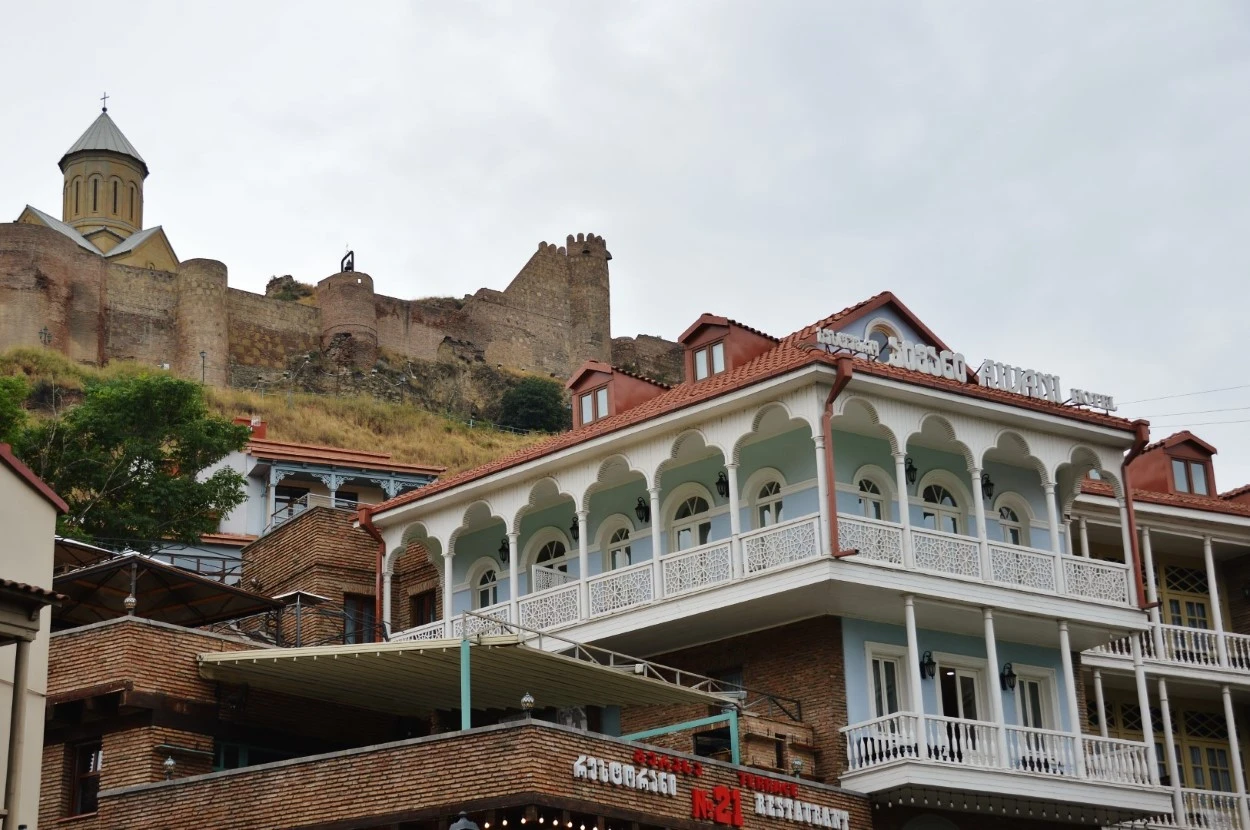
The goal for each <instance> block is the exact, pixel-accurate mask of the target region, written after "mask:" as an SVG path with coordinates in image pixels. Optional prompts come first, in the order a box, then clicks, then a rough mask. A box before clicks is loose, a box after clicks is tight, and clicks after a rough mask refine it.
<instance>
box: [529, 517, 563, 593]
mask: <svg viewBox="0 0 1250 830" xmlns="http://www.w3.org/2000/svg"><path fill="white" fill-rule="evenodd" d="M551 542H560V543H561V544H563V545H564V556H562V557H560V558H559V559H552V560H550V561H548V562H542V563H539V562H538V561H537V559H538V554H539V552H540V551H542V549H543V548H544V547H546V546H547V545H548V544H549V543H551ZM576 559H577V549H576V548H575V547H573V545H572V543H571V542H570V540H569V537H568V535H567V534H566V533H565V532H564V531H562V530H560V528H558V527H554V526H553V525H547V526H546V527H540V528H539V529H538V530H536V531H534V533H533V535H531V536H530V538H529V541H527V542H526V543H525V550H524V551H523V552H522V554H521V561H522V562H524V563H525V571H526V573H528V574H529V580H530V583H529V584H530V593H533V592H534V568H536V567H538V566H539V565H540V564H541V565H542V566H543V567H544V568H555V569H557V570H559V568H560V566H561V565H563V566H564V572H565V573H567V572H568V565H569V562H570V561H576Z"/></svg>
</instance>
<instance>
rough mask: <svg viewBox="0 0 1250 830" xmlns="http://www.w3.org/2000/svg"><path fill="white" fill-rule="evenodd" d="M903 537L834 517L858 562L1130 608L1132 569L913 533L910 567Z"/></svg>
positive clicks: (890, 529)
mask: <svg viewBox="0 0 1250 830" xmlns="http://www.w3.org/2000/svg"><path fill="white" fill-rule="evenodd" d="M903 535H904V529H903V526H902V525H899V524H895V523H893V522H883V521H879V520H877V519H867V518H864V517H862V516H849V515H845V514H841V513H840V514H838V547H840V548H841V549H842V550H858V551H859V554H858V555H857V556H855V557H854V559H855V561H857V562H863V563H867V564H871V565H878V566H881V567H884V568H898V569H905V570H909V571H920V572H922V573H929V574H934V575H937V576H944V577H949V578H953V579H959V580H964V581H968V582H979V583H982V584H990V585H1001V586H1004V587H1008V588H1014V589H1017V590H1022V591H1029V592H1031V593H1037V594H1049V595H1051V596H1059V597H1069V598H1080V599H1082V600H1089V601H1092V602H1098V603H1105V604H1108V605H1116V606H1121V607H1130V605H1131V598H1132V593H1131V591H1130V590H1129V586H1130V584H1131V582H1130V569H1129V566H1128V565H1125V564H1122V563H1119V562H1104V561H1102V560H1099V559H1086V558H1084V557H1080V556H1067V555H1061V554H1057V553H1052V552H1050V551H1044V550H1037V549H1036V548H1026V547H1019V546H1017V545H1009V544H1005V543H1003V542H990V543H989V544H988V545H986V548H987V551H986V552H987V553H988V561H986V560H987V557H986V556H985V555H983V553H982V550H981V542H980V540H979V539H977V538H975V537H972V536H960V535H957V534H953V533H943V532H942V531H937V530H929V529H927V528H912V529H911V558H912V560H913V562H912V563H908V562H907V553H908V551H907V548H906V547H905V546H904V544H903ZM909 564H910V567H909ZM1248 654H1250V652H1248Z"/></svg>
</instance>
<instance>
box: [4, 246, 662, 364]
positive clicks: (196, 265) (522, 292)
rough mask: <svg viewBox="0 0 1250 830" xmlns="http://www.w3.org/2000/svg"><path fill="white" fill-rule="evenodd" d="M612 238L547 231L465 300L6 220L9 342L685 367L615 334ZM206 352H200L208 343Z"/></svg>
mask: <svg viewBox="0 0 1250 830" xmlns="http://www.w3.org/2000/svg"><path fill="white" fill-rule="evenodd" d="M610 259H611V254H610V253H609V252H608V249H607V244H606V242H605V241H604V239H603V237H601V236H596V235H594V234H577V235H576V236H572V235H570V236H569V237H568V238H567V240H566V242H565V244H564V245H560V246H558V245H554V244H548V243H546V242H543V243H540V244H539V246H538V250H537V251H536V252H535V253H534V254H533V255H531V256H530V258H529V261H528V262H526V263H525V265H524V266H523V267H522V268H521V270H520V272H519V273H518V274H517V275H516V277H515V278H514V279H513V280H512V281H511V283H509V285H508V286H507V287H506V288H505V289H504V290H502V291H498V290H495V289H490V288H482V289H480V290H478V291H477V292H476V293H474V294H472V295H469V296H466V297H465V298H464V299H462V300H456V299H448V298H435V299H423V300H400V299H396V298H393V297H386V296H381V295H377V294H376V293H375V292H374V289H373V279H372V277H371V276H369V275H368V274H366V273H362V272H358V271H348V272H342V273H338V274H333V275H331V276H329V277H326V278H325V279H323V280H321V281H320V282H319V283H318V284H317V286H316V291H315V295H314V296H315V304H314V305H304V304H301V303H297V302H292V301H287V300H280V299H274V298H269V297H265V296H262V295H259V294H253V293H250V292H246V291H241V290H239V289H236V288H230V287H229V285H228V280H227V269H226V266H225V265H224V264H222V263H220V262H216V261H214V260H208V259H194V260H188V261H185V262H183V263H181V265H180V266H179V268H178V271H177V272H176V273H173V272H168V271H157V270H150V269H143V268H136V267H132V266H126V265H119V264H116V263H110V262H108V260H106V259H105V258H104V257H101V256H99V255H96V254H93V253H91V252H90V251H87V250H85V249H84V248H82V247H80V246H78V245H76V244H75V243H74V242H73V241H72V240H70V239H68V238H66V237H65V236H63V235H61V234H59V233H57V232H56V231H55V230H52V229H50V228H45V227H42V226H38V225H31V224H17V223H13V224H4V225H0V350H3V349H7V348H10V347H13V346H41V345H42V339H41V333H42V336H43V338H48V337H50V338H51V342H50V347H51V348H54V349H56V350H57V351H60V352H63V353H65V354H66V355H68V356H69V357H70V358H71V359H73V360H77V361H81V362H84V363H91V364H95V365H103V364H105V363H107V362H109V361H111V360H133V361H138V362H141V363H148V364H151V365H156V366H168V367H169V368H170V369H172V370H173V371H176V372H178V373H179V374H180V375H182V376H184V377H188V378H194V379H197V380H198V379H199V378H200V377H201V372H202V373H203V377H204V379H205V381H206V382H207V383H210V384H213V385H219V386H224V385H228V384H229V383H231V381H232V379H233V378H234V377H235V375H236V372H237V371H238V370H239V369H240V368H243V369H249V370H255V372H257V373H263V372H269V373H270V374H271V375H272V374H274V373H278V374H280V372H281V371H282V370H284V369H288V368H289V367H290V366H291V365H292V363H293V361H296V360H298V358H299V357H300V356H301V355H308V354H309V353H310V352H314V351H316V350H321V351H322V352H323V354H327V355H328V356H330V357H331V358H332V359H333V360H335V361H337V362H338V363H339V364H340V365H344V366H352V367H355V368H358V369H362V370H367V369H368V368H369V367H371V366H372V365H373V364H374V362H375V361H376V360H377V357H378V351H379V349H383V350H386V351H387V352H389V353H391V354H393V355H397V356H400V357H403V358H407V359H411V360H428V361H433V360H447V359H453V358H459V359H468V360H470V361H483V362H485V363H487V364H489V365H492V366H495V365H498V366H503V367H506V368H509V369H518V370H522V371H527V372H535V373H541V374H545V375H552V376H555V377H559V378H565V377H568V376H569V375H570V374H571V373H572V372H573V371H574V370H575V369H576V368H577V367H578V366H580V365H581V363H582V362H583V361H585V360H587V359H590V358H594V359H597V360H602V361H607V362H616V363H619V364H622V365H627V367H628V368H629V369H631V370H632V371H638V372H641V373H643V374H652V375H656V376H658V377H660V378H661V379H666V380H670V381H672V380H676V379H678V378H677V376H676V375H675V373H674V372H675V370H676V371H677V372H679V369H678V368H677V367H679V366H680V356H679V352H678V351H677V346H676V344H674V343H671V342H669V341H666V340H661V339H660V338H656V337H640V338H637V339H635V338H617V339H616V340H613V339H612V337H611V326H610V322H611V319H610V318H611V300H610V290H609V282H608V261H609V260H610ZM201 352H203V353H204V358H203V359H201V357H200V353H201Z"/></svg>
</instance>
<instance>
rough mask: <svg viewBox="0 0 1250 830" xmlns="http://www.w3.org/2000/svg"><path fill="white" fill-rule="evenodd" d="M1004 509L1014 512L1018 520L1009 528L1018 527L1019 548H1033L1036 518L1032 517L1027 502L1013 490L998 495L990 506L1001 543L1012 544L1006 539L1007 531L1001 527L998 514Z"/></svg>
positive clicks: (1031, 511) (1000, 519)
mask: <svg viewBox="0 0 1250 830" xmlns="http://www.w3.org/2000/svg"><path fill="white" fill-rule="evenodd" d="M1004 507H1006V508H1009V509H1011V510H1012V511H1014V512H1015V514H1016V516H1017V518H1018V521H1017V522H1015V523H1014V524H1010V525H1009V526H1012V527H1018V528H1019V529H1020V547H1025V548H1030V547H1033V523H1034V521H1035V518H1036V517H1034V515H1033V508H1032V507H1030V506H1029V503H1028V501H1027V500H1026V499H1025V498H1024V496H1022V495H1020V494H1019V493H1017V492H1015V491H1014V490H1008V491H1007V492H1005V493H1000V494H999V495H998V497H997V498H995V499H994V504H993V505H992V509H993V511H994V512H993V513H992V514H990V515H992V516H993V519H994V521H995V522H997V523H998V526H999V528H1000V529H1001V530H1000V535H1001V536H1002V541H1003V542H1004V543H1006V544H1008V545H1010V544H1014V543H1013V542H1012V541H1011V540H1010V539H1008V538H1007V530H1006V528H1005V527H1003V520H1002V517H1001V516H999V514H998V511H999V510H1000V509H1001V508H1004Z"/></svg>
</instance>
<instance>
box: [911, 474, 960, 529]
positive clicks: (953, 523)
mask: <svg viewBox="0 0 1250 830" xmlns="http://www.w3.org/2000/svg"><path fill="white" fill-rule="evenodd" d="M921 499H922V500H923V501H924V512H923V518H924V523H925V525H926V526H928V527H930V528H932V529H933V530H942V531H945V532H947V533H961V532H963V513H962V512H960V510H959V502H958V501H956V500H955V495H954V494H953V493H952V492H951V491H950V490H948V489H946V488H945V487H943V486H942V485H941V484H930V485H928V486H927V487H925V488H924V490H923V491H922V493H921Z"/></svg>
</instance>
